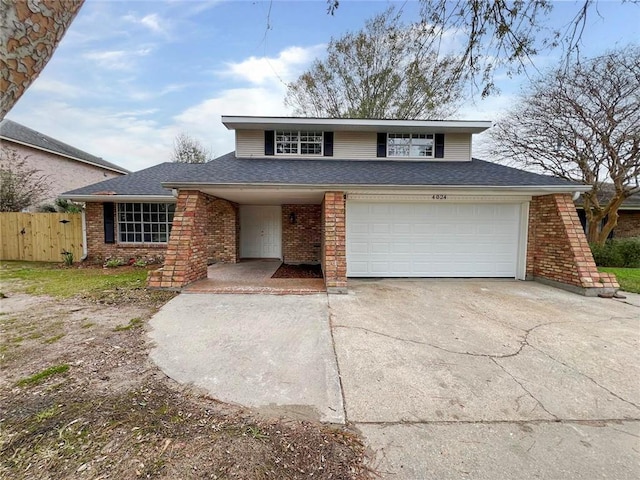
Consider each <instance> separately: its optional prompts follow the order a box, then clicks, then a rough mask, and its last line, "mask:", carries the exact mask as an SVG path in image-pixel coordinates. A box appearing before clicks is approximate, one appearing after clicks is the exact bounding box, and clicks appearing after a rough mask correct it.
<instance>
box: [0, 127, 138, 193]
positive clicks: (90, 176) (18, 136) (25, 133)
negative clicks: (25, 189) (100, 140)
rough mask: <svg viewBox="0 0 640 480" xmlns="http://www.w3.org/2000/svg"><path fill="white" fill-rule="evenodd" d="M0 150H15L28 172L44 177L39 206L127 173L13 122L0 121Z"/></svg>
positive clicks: (100, 159)
mask: <svg viewBox="0 0 640 480" xmlns="http://www.w3.org/2000/svg"><path fill="white" fill-rule="evenodd" d="M0 147H1V148H3V149H4V148H10V149H13V150H15V151H16V152H17V153H18V155H19V157H20V159H21V160H24V161H25V164H26V165H27V166H28V168H30V169H36V170H39V171H40V173H41V174H42V175H44V176H46V177H47V181H48V183H49V185H50V187H51V188H50V191H49V192H48V194H47V197H46V198H44V199H42V201H41V202H40V203H42V204H44V203H53V202H54V201H55V199H56V198H58V196H59V195H60V194H61V193H64V192H66V191H68V190H72V189H74V188H79V187H84V186H85V185H91V184H93V183H96V182H100V181H102V180H106V179H109V178H115V177H120V176H122V175H125V174H127V173H129V171H128V170H125V169H124V168H122V167H119V166H117V165H114V164H113V163H110V162H107V161H106V160H103V159H102V158H98V157H96V156H93V155H91V154H89V153H87V152H83V151H82V150H79V149H77V148H75V147H72V146H71V145H67V144H66V143H63V142H61V141H59V140H56V139H55V138H51V137H49V136H47V135H43V134H42V133H40V132H36V131H35V130H32V129H30V128H27V127H25V126H23V125H20V124H19V123H17V122H13V121H11V120H7V119H4V120H2V122H0Z"/></svg>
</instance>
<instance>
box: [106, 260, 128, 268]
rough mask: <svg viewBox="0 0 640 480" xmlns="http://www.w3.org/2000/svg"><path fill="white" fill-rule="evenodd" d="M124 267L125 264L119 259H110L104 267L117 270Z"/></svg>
mask: <svg viewBox="0 0 640 480" xmlns="http://www.w3.org/2000/svg"><path fill="white" fill-rule="evenodd" d="M122 265H124V262H123V261H122V260H121V259H119V258H109V259H108V260H107V261H106V262H105V263H104V266H105V267H107V268H117V267H120V266H122Z"/></svg>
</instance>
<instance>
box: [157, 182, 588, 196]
mask: <svg viewBox="0 0 640 480" xmlns="http://www.w3.org/2000/svg"><path fill="white" fill-rule="evenodd" d="M161 185H162V186H163V187H164V188H171V189H195V190H198V189H202V188H211V187H215V188H256V189H260V188H282V189H286V188H295V189H315V190H318V189H321V190H327V191H336V190H351V191H353V190H367V189H379V190H402V189H406V190H424V189H430V190H433V189H447V190H489V189H491V190H504V191H522V192H526V193H575V192H587V191H589V189H590V188H591V187H590V186H589V185H391V184H387V185H376V184H293V183H201V182H162V184H161Z"/></svg>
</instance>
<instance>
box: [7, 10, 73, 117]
mask: <svg viewBox="0 0 640 480" xmlns="http://www.w3.org/2000/svg"><path fill="white" fill-rule="evenodd" d="M83 2H84V0H29V1H26V0H0V12H2V14H1V15H0V92H2V93H1V95H0V120H2V119H3V118H4V116H5V115H6V114H7V112H8V111H9V110H11V108H12V107H13V106H14V105H15V103H16V102H17V101H18V99H19V98H20V97H21V96H22V94H23V93H24V91H25V90H26V89H27V88H28V87H29V85H31V83H32V82H33V81H34V80H35V79H36V78H38V75H39V74H40V72H41V71H42V69H43V68H44V67H45V65H46V64H47V62H48V61H49V60H50V59H51V56H52V55H53V52H54V51H55V49H56V47H57V46H58V44H59V43H60V40H62V37H63V36H64V34H65V32H66V31H67V28H69V25H71V22H72V21H73V19H74V18H75V16H76V14H77V13H78V11H79V10H80V7H81V6H82V4H83Z"/></svg>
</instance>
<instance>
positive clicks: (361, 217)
mask: <svg viewBox="0 0 640 480" xmlns="http://www.w3.org/2000/svg"><path fill="white" fill-rule="evenodd" d="M519 223H520V206H519V205H517V204H475V205H472V204H437V203H423V204H420V203H397V204H392V203H389V204H381V203H369V204H367V203H364V202H349V203H348V204H347V275H348V276H354V277H358V276H360V277H364V276H391V277H393V276H395V277H515V275H516V265H517V255H518V235H519Z"/></svg>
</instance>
